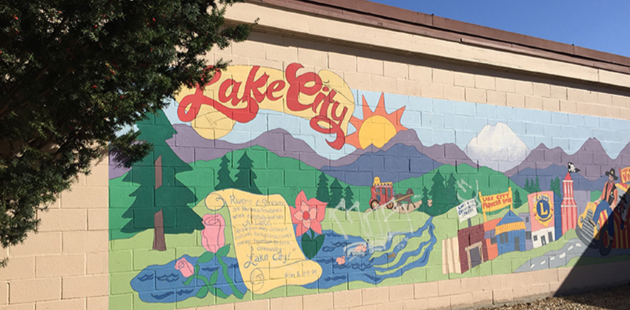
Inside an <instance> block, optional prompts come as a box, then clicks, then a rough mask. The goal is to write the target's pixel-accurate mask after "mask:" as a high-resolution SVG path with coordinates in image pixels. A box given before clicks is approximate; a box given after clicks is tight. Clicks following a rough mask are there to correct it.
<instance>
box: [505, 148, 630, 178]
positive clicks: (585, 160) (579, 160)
mask: <svg viewBox="0 0 630 310" xmlns="http://www.w3.org/2000/svg"><path fill="white" fill-rule="evenodd" d="M569 162H572V163H573V164H574V165H575V166H576V167H577V168H578V169H580V172H579V174H580V175H582V176H583V177H584V178H586V179H587V180H589V181H596V180H598V179H600V178H601V177H602V176H603V175H604V173H606V171H609V170H610V168H615V170H616V173H617V175H619V169H620V168H623V167H627V166H630V144H628V145H626V147H625V148H624V149H623V150H621V152H620V153H619V155H618V156H617V158H615V159H612V158H610V157H609V156H608V154H607V153H606V151H605V150H604V148H603V147H602V144H601V143H600V142H599V140H597V139H595V138H589V139H588V140H586V142H584V144H583V145H582V147H581V148H580V149H579V150H578V151H577V152H575V154H572V155H569V154H567V153H566V152H565V151H564V150H563V149H561V148H559V147H555V148H553V149H549V148H548V147H546V146H545V145H544V144H540V145H539V146H538V147H536V148H535V149H533V150H532V151H531V153H529V155H528V156H527V158H525V160H524V161H523V162H522V163H521V164H519V165H518V166H516V167H514V168H512V169H511V170H509V171H507V172H505V175H506V176H508V177H512V176H514V175H516V174H517V173H519V172H521V171H524V170H526V169H527V168H530V169H535V170H538V171H541V170H543V169H546V168H548V167H550V166H552V165H557V166H562V167H566V166H567V164H568V163H569ZM565 174H566V170H565V173H563V174H562V176H561V177H560V179H562V178H564V175H565ZM573 175H575V174H573ZM554 178H555V177H554ZM515 182H516V181H515Z"/></svg>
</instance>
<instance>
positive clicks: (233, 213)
mask: <svg viewBox="0 0 630 310" xmlns="http://www.w3.org/2000/svg"><path fill="white" fill-rule="evenodd" d="M205 203H206V207H207V208H208V209H210V210H213V211H218V210H220V209H221V208H223V207H227V208H228V210H229V212H230V218H231V220H232V236H233V238H234V247H235V249H236V258H237V260H238V265H239V270H240V272H241V276H242V278H243V281H244V283H245V286H246V287H247V288H248V289H249V290H250V291H252V292H253V293H254V294H263V293H266V292H268V291H270V290H272V289H274V288H277V287H281V286H285V285H303V284H308V283H311V282H314V281H317V279H319V277H320V276H321V275H322V267H321V266H320V265H319V264H318V263H317V262H315V261H312V260H307V259H306V257H304V254H303V253H302V250H301V249H300V247H299V245H298V243H297V241H296V236H295V233H294V231H293V225H292V224H291V222H287V220H286V219H287V218H290V212H289V211H290V210H289V206H288V204H287V202H286V201H285V200H284V198H282V196H280V195H269V196H266V195H255V194H251V193H247V192H243V191H240V190H234V189H229V190H222V191H216V192H214V193H212V194H210V195H208V197H206V200H205ZM320 231H321V230H320Z"/></svg>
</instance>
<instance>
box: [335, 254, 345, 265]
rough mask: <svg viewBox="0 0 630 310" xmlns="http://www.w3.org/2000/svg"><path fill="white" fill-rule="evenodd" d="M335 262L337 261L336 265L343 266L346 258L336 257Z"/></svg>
mask: <svg viewBox="0 0 630 310" xmlns="http://www.w3.org/2000/svg"><path fill="white" fill-rule="evenodd" d="M336 260H337V265H343V264H345V263H346V257H345V256H340V257H337V259H336Z"/></svg>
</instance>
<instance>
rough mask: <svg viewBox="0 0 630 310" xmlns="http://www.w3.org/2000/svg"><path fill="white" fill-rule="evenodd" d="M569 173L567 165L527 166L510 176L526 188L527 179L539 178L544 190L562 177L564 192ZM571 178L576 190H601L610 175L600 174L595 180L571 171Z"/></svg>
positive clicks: (517, 183)
mask: <svg viewBox="0 0 630 310" xmlns="http://www.w3.org/2000/svg"><path fill="white" fill-rule="evenodd" d="M566 175H567V167H566V166H558V165H551V166H549V167H547V168H544V169H538V170H536V169H533V168H525V169H523V170H521V171H519V172H518V173H517V174H515V175H513V176H511V177H510V180H512V181H513V182H514V183H516V185H518V186H520V187H522V188H525V182H526V179H528V180H529V181H530V182H532V181H534V180H536V178H538V182H539V186H540V189H541V190H543V191H546V190H549V186H550V185H551V181H552V180H555V179H556V178H559V179H560V192H561V193H562V180H564V178H565V177H566ZM571 179H572V180H573V190H574V191H601V190H602V188H603V187H604V183H606V181H608V177H606V176H600V177H599V178H597V179H595V180H589V179H587V178H585V177H583V176H582V175H581V174H579V173H571Z"/></svg>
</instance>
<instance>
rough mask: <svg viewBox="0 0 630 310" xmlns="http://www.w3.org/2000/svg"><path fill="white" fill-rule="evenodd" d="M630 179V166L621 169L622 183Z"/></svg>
mask: <svg viewBox="0 0 630 310" xmlns="http://www.w3.org/2000/svg"><path fill="white" fill-rule="evenodd" d="M628 181H630V167H626V168H623V169H621V183H628Z"/></svg>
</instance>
